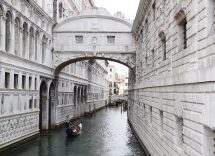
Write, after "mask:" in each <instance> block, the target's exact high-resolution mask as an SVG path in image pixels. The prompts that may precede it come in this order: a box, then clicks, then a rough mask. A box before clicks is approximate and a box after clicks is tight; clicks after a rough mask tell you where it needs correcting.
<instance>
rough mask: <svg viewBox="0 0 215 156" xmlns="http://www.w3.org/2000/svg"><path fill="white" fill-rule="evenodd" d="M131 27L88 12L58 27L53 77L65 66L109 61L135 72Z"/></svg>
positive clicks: (120, 20) (98, 12) (95, 11)
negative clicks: (98, 60) (84, 61)
mask: <svg viewBox="0 0 215 156" xmlns="http://www.w3.org/2000/svg"><path fill="white" fill-rule="evenodd" d="M131 29H132V23H131V22H130V21H127V20H125V19H123V18H119V17H113V16H111V15H110V14H109V13H108V12H107V11H106V10H105V9H101V8H100V9H97V8H95V9H93V10H92V9H91V10H87V11H86V12H85V13H82V14H81V15H80V16H76V17H73V18H70V19H67V20H65V21H63V22H61V23H59V24H57V25H56V26H55V28H54V30H53V35H54V51H53V56H54V57H53V59H54V67H55V71H54V76H55V77H58V75H59V73H60V71H61V70H62V69H63V68H64V67H65V66H67V65H69V64H71V63H75V62H78V61H83V60H91V59H101V60H110V61H115V62H118V63H121V64H123V65H125V66H127V67H128V68H129V69H131V71H133V72H134V69H135V58H136V56H135V46H134V40H133V37H132V33H131Z"/></svg>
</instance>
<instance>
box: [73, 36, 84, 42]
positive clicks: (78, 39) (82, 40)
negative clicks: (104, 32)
mask: <svg viewBox="0 0 215 156" xmlns="http://www.w3.org/2000/svg"><path fill="white" fill-rule="evenodd" d="M75 42H76V43H84V39H83V36H75Z"/></svg>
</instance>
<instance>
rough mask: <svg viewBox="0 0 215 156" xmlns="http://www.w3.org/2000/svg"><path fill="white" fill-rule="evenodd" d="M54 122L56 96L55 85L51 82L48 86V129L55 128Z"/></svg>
mask: <svg viewBox="0 0 215 156" xmlns="http://www.w3.org/2000/svg"><path fill="white" fill-rule="evenodd" d="M55 124H56V96H55V85H54V83H53V82H52V83H51V85H50V88H49V123H48V125H49V129H53V128H55Z"/></svg>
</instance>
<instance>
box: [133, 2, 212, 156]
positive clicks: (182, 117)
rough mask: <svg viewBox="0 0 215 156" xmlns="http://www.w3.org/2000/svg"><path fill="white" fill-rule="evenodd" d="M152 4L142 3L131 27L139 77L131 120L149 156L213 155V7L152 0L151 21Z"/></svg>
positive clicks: (134, 92)
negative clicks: (182, 24) (163, 42)
mask: <svg viewBox="0 0 215 156" xmlns="http://www.w3.org/2000/svg"><path fill="white" fill-rule="evenodd" d="M153 3H154V1H153V0H152V1H141V3H140V5H141V6H140V7H139V11H138V13H137V18H136V20H135V24H134V27H133V30H134V32H135V36H136V43H137V62H136V65H137V68H136V73H137V75H136V84H135V87H134V88H135V89H134V90H133V91H132V90H130V93H129V97H130V98H129V120H130V121H131V123H132V125H133V127H134V129H135V130H136V132H137V134H138V136H139V137H140V138H141V140H142V142H143V143H144V145H145V146H146V148H147V150H148V151H149V153H150V154H151V155H153V156H159V155H170V156H177V155H189V156H193V155H196V156H197V155H198V156H200V155H202V156H212V155H214V151H215V147H214V138H215V134H214V127H215V122H214V121H215V120H214V117H215V113H214V112H215V105H214V101H215V100H214V99H215V95H214V85H215V77H214V73H215V71H214V69H215V68H214V67H215V66H214V61H213V60H214V49H215V44H214V43H215V33H214V28H215V25H214V3H215V2H214V0H200V1H196V0H182V1H179V0H178V1H175V0H169V1H164V0H163V1H161V0H156V1H155V18H154V17H153V7H152V6H153ZM143 8H144V9H145V10H144V9H143ZM141 9H143V10H142V11H141ZM180 11H181V12H180ZM182 12H185V15H186V20H187V27H186V35H187V37H186V38H187V48H186V49H182V48H181V44H182V42H181V40H182V39H181V34H180V32H179V25H178V20H179V19H180V18H183V17H180V16H181V14H182ZM147 23H148V24H147ZM162 33H163V34H165V36H166V60H164V58H163V56H164V55H163V49H162V45H161V36H162V35H163V34H162ZM152 51H154V57H153V53H152ZM153 60H154V61H153Z"/></svg>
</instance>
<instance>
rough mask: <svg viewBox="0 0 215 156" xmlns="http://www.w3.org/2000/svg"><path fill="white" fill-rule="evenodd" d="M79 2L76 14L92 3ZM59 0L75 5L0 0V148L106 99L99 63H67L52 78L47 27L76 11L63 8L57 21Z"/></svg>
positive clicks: (50, 51)
mask: <svg viewBox="0 0 215 156" xmlns="http://www.w3.org/2000/svg"><path fill="white" fill-rule="evenodd" d="M80 1H81V6H78V4H77V5H76V7H77V8H76V9H78V11H77V10H76V11H77V12H81V11H82V10H84V9H86V8H89V7H94V3H93V1H91V0H89V1H84V0H83V1H82V0H80ZM61 2H63V6H62V7H64V8H67V9H68V8H69V6H70V5H74V4H76V3H78V1H76V2H75V1H74V4H73V3H72V4H71V1H57V0H55V1H53V0H46V1H45V0H43V1H42V0H34V1H33V0H1V1H0V55H1V57H0V149H1V148H3V147H6V146H8V145H10V144H12V143H15V142H17V141H19V140H22V139H25V138H27V137H30V136H32V135H35V134H38V133H39V131H40V130H48V129H50V128H51V127H54V126H56V125H59V124H61V123H62V122H63V121H64V120H65V119H66V116H67V115H69V117H70V118H73V117H77V116H80V115H82V114H83V113H84V112H88V111H92V110H94V109H98V108H100V107H103V106H105V101H107V99H108V96H107V95H108V89H107V87H108V86H107V85H108V80H107V78H106V77H105V76H104V75H105V74H107V69H106V68H107V66H106V65H105V66H103V64H105V63H104V62H102V63H99V62H98V61H95V62H93V63H92V62H91V63H89V62H88V61H82V62H77V63H75V64H71V65H69V66H66V67H65V68H64V69H62V71H61V73H60V75H59V77H58V81H57V83H56V81H55V80H54V75H53V73H54V66H53V59H52V58H53V55H52V52H53V36H52V28H53V25H54V24H55V23H56V22H58V21H60V20H63V19H65V18H69V17H70V16H75V15H78V13H76V14H69V11H68V10H67V11H65V10H66V9H63V12H62V13H63V15H62V19H61V18H60V17H59V5H60V3H61ZM79 3H80V2H79ZM85 3H86V4H85ZM54 5H55V6H57V10H56V11H55V12H54V10H53V8H54ZM70 8H71V6H70ZM70 11H71V12H72V11H74V10H70ZM55 13H56V15H55V16H56V17H57V18H55V17H54V14H55ZM95 73H96V75H95ZM56 91H58V95H57V94H56Z"/></svg>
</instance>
